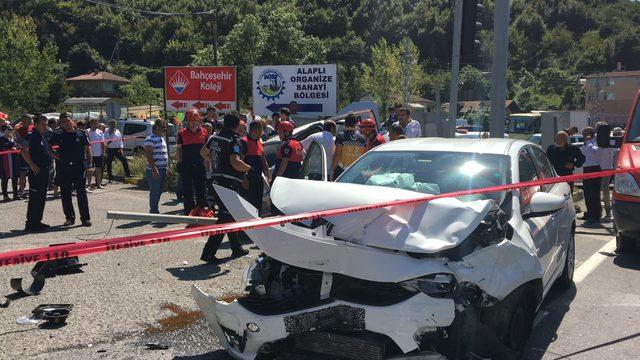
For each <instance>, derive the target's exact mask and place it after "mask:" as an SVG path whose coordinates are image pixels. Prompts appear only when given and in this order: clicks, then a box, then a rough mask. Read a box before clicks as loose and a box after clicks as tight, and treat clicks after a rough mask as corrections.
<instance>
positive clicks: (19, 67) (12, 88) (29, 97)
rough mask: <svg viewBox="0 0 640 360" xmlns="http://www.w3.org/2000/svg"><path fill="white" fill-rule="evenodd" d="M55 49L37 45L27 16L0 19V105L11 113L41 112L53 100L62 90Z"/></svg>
mask: <svg viewBox="0 0 640 360" xmlns="http://www.w3.org/2000/svg"><path fill="white" fill-rule="evenodd" d="M57 52H58V48H57V47H56V46H55V45H54V44H52V43H47V44H44V46H41V45H40V43H39V41H38V38H37V36H36V32H35V23H34V21H33V19H32V18H30V17H17V16H11V17H8V18H4V17H0V54H5V56H2V57H0V74H3V75H4V76H5V77H4V80H3V81H0V104H2V105H4V106H6V107H8V108H9V109H11V110H13V111H29V112H36V111H44V110H46V109H47V108H48V106H49V104H50V103H49V100H50V99H51V100H53V101H57V100H58V99H59V96H58V95H59V94H60V93H61V92H63V91H64V87H62V88H60V87H58V85H59V84H60V82H61V78H63V72H64V66H63V65H61V64H60V63H58V62H57V61H56V54H57Z"/></svg>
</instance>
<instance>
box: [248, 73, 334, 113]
mask: <svg viewBox="0 0 640 360" xmlns="http://www.w3.org/2000/svg"><path fill="white" fill-rule="evenodd" d="M252 85H253V112H254V113H255V114H259V115H270V114H271V113H273V112H277V111H278V110H279V109H280V108H282V107H293V106H290V104H291V102H295V103H296V105H294V106H295V111H296V113H297V116H299V117H303V118H310V117H316V116H325V115H329V116H333V115H335V114H336V112H337V108H336V106H337V100H338V97H337V89H338V79H337V76H336V65H335V64H325V65H274V66H254V67H253V83H252ZM292 110H294V109H292Z"/></svg>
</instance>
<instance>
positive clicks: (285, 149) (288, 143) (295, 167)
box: [273, 121, 303, 180]
mask: <svg viewBox="0 0 640 360" xmlns="http://www.w3.org/2000/svg"><path fill="white" fill-rule="evenodd" d="M293 127H294V125H293V123H292V122H290V121H280V122H279V123H278V126H277V129H276V130H278V136H279V137H280V141H282V145H280V149H279V150H278V153H277V154H276V163H275V169H274V170H273V180H275V179H276V178H277V177H278V176H284V177H286V178H290V179H299V178H300V170H301V168H302V153H303V150H302V145H301V144H300V143H299V142H298V140H296V139H294V138H293Z"/></svg>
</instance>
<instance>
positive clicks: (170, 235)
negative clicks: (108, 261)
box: [0, 168, 640, 267]
mask: <svg viewBox="0 0 640 360" xmlns="http://www.w3.org/2000/svg"><path fill="white" fill-rule="evenodd" d="M629 171H640V168H633V169H625V170H620V169H618V170H606V171H600V172H594V173H587V174H579V175H569V176H562V177H556V178H550V179H541V180H535V181H526V182H520V183H516V184H507V185H498V186H491V187H486V188H481V189H472V190H462V191H455V192H450V193H444V194H438V195H426V196H419V197H416V198H414V199H404V200H393V201H387V202H382V203H378V204H372V205H361V206H351V207H346V208H338V209H329V210H322V211H314V212H306V213H301V214H295V215H285V216H275V217H269V218H264V219H252V220H248V221H238V222H235V223H228V224H219V225H208V226H202V227H198V228H191V229H180V230H171V231H165V232H160V233H153V234H142V235H134V236H124V237H118V238H112V239H107V240H94V241H89V242H84V243H72V244H66V245H60V246H55V247H40V248H34V249H23V250H15V251H10V252H6V253H1V254H0V267H3V266H12V265H21V264H27V263H33V262H39V261H46V260H54V259H63V258H68V257H73V256H80V255H88V254H98V253H103V252H107V251H115V250H123V249H130V248H135V247H142V246H148V245H155V244H163V243H167V242H171V241H178V240H188V239H193V238H197V237H203V236H210V235H216V234H225V233H230V232H236V231H245V230H255V229H261V228H265V227H268V226H274V225H282V224H285V223H292V222H300V221H304V220H312V219H317V218H324V217H330V216H336V215H344V214H348V213H353V212H358V211H365V210H372V209H379V208H384V207H389V206H398V205H411V204H418V203H423V202H428V201H432V200H436V199H442V198H447V197H458V196H465V195H473V194H483V193H492V192H498V191H506V190H513V189H519V188H525V187H532V186H540V185H546V184H554V183H560V182H574V181H577V180H587V179H595V178H601V177H607V176H613V175H616V174H621V173H625V172H629Z"/></svg>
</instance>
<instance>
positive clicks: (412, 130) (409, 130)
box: [394, 108, 422, 138]
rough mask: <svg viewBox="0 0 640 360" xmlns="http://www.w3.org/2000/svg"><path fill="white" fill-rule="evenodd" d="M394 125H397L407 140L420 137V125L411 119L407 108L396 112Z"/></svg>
mask: <svg viewBox="0 0 640 360" xmlns="http://www.w3.org/2000/svg"><path fill="white" fill-rule="evenodd" d="M394 124H399V125H400V126H401V127H402V129H403V130H404V136H406V137H407V138H418V137H422V127H421V126H420V123H419V122H417V121H415V120H413V119H412V118H411V110H409V109H407V108H401V109H400V110H398V121H396V122H395V123H394Z"/></svg>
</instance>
